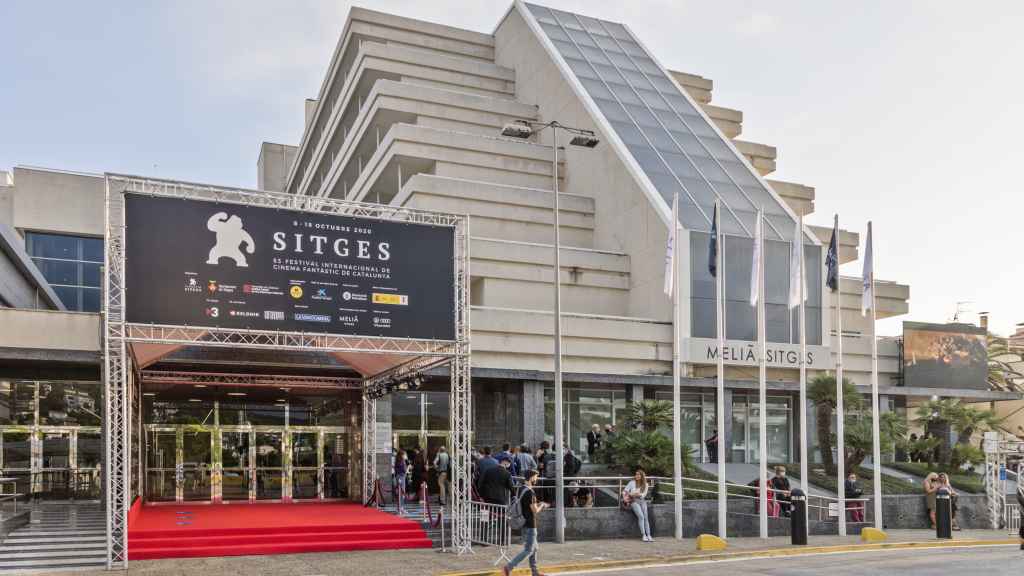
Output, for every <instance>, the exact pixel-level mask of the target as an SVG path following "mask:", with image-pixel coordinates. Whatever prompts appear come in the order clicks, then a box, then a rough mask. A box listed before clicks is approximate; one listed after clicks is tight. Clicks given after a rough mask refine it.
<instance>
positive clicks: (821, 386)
mask: <svg viewBox="0 0 1024 576" xmlns="http://www.w3.org/2000/svg"><path fill="white" fill-rule="evenodd" d="M807 398H808V399H809V400H810V401H811V402H812V403H813V404H814V408H815V412H816V415H817V420H818V426H817V427H818V450H819V452H820V453H821V461H822V463H823V464H824V466H825V471H826V472H828V473H829V474H835V473H836V464H835V461H833V459H832V447H833V446H835V443H836V440H835V436H834V435H833V433H832V413H833V412H834V411H835V409H836V377H835V376H833V375H829V374H821V375H818V376H815V377H814V378H813V379H812V380H811V385H810V386H809V387H808V388H807ZM863 405H864V399H863V398H862V397H861V395H860V393H859V392H857V387H856V386H855V385H854V384H853V382H851V381H850V380H849V379H848V378H843V409H844V411H846V412H857V411H859V410H860V409H861V408H862V407H863ZM844 422H845V420H844Z"/></svg>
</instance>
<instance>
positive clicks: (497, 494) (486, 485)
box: [480, 454, 515, 506]
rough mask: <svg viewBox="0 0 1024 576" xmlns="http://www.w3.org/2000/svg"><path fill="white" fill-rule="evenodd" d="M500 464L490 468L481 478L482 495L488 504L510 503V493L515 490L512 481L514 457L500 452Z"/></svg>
mask: <svg viewBox="0 0 1024 576" xmlns="http://www.w3.org/2000/svg"><path fill="white" fill-rule="evenodd" d="M497 460H498V465H497V466H495V467H494V468H490V469H488V470H487V472H485V473H484V475H483V476H482V477H481V478H480V496H481V497H483V499H484V502H486V503H488V504H500V505H503V506H507V505H508V497H509V494H510V493H511V492H512V491H513V490H515V485H514V484H513V483H512V473H511V472H510V471H509V468H510V467H511V466H512V459H511V458H509V457H508V456H506V455H505V454H498V458H497Z"/></svg>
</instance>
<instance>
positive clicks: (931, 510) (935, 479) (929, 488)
mask: <svg viewBox="0 0 1024 576" xmlns="http://www.w3.org/2000/svg"><path fill="white" fill-rule="evenodd" d="M938 491H939V475H938V474H936V473H935V472H931V473H929V474H928V476H926V477H925V479H924V497H925V500H926V501H927V502H928V519H929V520H931V521H932V530H934V529H935V493H936V492H938Z"/></svg>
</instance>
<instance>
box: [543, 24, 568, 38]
mask: <svg viewBox="0 0 1024 576" xmlns="http://www.w3.org/2000/svg"><path fill="white" fill-rule="evenodd" d="M540 27H541V28H543V29H544V32H546V33H547V35H548V38H551V39H552V40H561V41H563V42H568V41H569V35H568V34H566V33H565V31H563V30H562V27H561V26H559V25H557V24H548V23H546V22H541V23H540Z"/></svg>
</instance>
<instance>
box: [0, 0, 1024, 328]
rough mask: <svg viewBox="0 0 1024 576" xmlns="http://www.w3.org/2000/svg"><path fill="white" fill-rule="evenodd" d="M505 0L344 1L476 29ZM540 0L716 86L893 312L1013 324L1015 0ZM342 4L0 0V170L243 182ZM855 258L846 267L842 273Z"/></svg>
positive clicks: (295, 111)
mask: <svg viewBox="0 0 1024 576" xmlns="http://www.w3.org/2000/svg"><path fill="white" fill-rule="evenodd" d="M510 3H511V2H510V1H505V0H501V1H469V0H465V1H454V0H431V1H430V2H423V1H411V0H381V1H372V2H371V1H365V2H357V3H355V4H356V5H360V6H364V7H367V8H373V9H377V10H382V11H386V12H393V13H396V14H400V15H403V16H408V17H412V18H420V19H425V20H431V21H436V22H441V23H444V24H450V25H453V26H458V27H462V28H468V29H471V30H477V31H481V32H487V33H490V32H492V31H493V30H494V27H495V25H496V24H497V22H498V20H499V19H500V18H501V17H502V15H503V14H504V12H505V11H506V9H507V8H508V6H509V5H510ZM538 3H541V4H546V5H549V6H552V7H557V8H562V9H565V10H570V11H576V12H580V13H583V14H587V15H590V16H595V17H599V18H604V19H608V20H613V21H618V22H623V23H625V24H627V25H628V26H629V27H630V28H631V29H632V30H633V32H634V33H635V34H636V35H637V36H638V37H639V38H640V40H641V42H643V43H644V44H645V45H646V46H647V48H648V49H649V50H651V51H652V52H653V53H654V54H655V55H656V56H657V57H658V59H659V60H660V61H661V62H662V63H663V64H664V65H665V66H666V67H668V68H670V69H676V70H681V71H685V72H690V73H694V74H699V75H701V76H704V77H707V78H710V79H712V80H713V81H714V83H715V88H714V94H713V97H714V100H713V103H714V104H717V105H720V106H725V107H729V108H737V109H740V110H742V111H743V112H744V123H743V135H742V138H744V139H746V140H751V141H754V142H760V143H764V144H769V145H773V146H776V147H777V148H778V154H779V157H778V170H777V172H776V173H774V174H772V175H771V177H772V178H776V179H779V180H787V181H793V182H799V183H802V184H806V185H809V186H813V187H815V188H816V190H817V198H816V202H815V206H816V212H815V214H813V215H811V216H809V217H808V219H807V221H808V223H810V224H820V225H828V224H830V223H831V219H832V215H833V214H836V213H838V214H839V216H840V221H841V225H842V227H843V228H846V229H849V230H854V231H860V232H862V242H863V236H864V234H863V231H864V229H865V227H866V223H867V221H868V220H869V219H870V220H872V221H873V223H874V224H873V225H874V234H875V271H876V272H875V276H876V278H878V279H880V280H882V279H884V280H894V281H897V282H900V283H903V284H909V285H910V313H909V314H907V315H905V316H902V317H899V318H895V319H888V320H884V321H881V322H880V323H879V333H881V334H898V333H899V332H900V329H901V322H902V321H903V320H917V321H928V322H944V321H948V320H951V319H952V318H953V315H954V314H955V313H956V312H957V311H958V309H959V310H961V311H962V313H961V315H960V318H961V319H962V320H967V321H970V322H975V321H976V319H977V313H978V312H983V311H987V312H989V313H990V314H991V326H992V328H993V329H994V330H995V331H996V332H1000V333H1004V334H1006V333H1010V332H1012V330H1013V326H1014V325H1015V324H1016V323H1018V322H1024V260H1022V258H1021V253H1020V246H1021V238H1022V231H1024V194H1022V193H1021V192H1022V190H1021V188H1022V184H1021V178H1020V176H1019V168H1018V167H1019V166H1021V165H1022V160H1021V151H1020V150H1021V133H1022V130H1021V129H1022V127H1024V106H1022V105H1021V103H1022V102H1024V98H1022V96H1024V74H1021V73H1020V62H1019V60H1020V56H1021V55H1022V54H1024V34H1021V33H1020V30H1021V27H1022V26H1024V2H1017V1H1011V0H1005V1H990V2H986V3H967V2H959V1H920V2H915V1H909V0H901V1H897V2H893V1H891V0H889V1H878V0H865V1H862V2H856V3H841V2H820V1H815V0H807V1H776V2H770V3H769V2H754V1H733V0H719V1H716V2H707V1H689V0H646V1H645V0H631V1H630V2H614V3H613V2H584V1H574V0H564V1H563V0H542V1H539V2H538ZM352 4H353V3H351V2H340V1H335V2H328V1H312V0H290V1H283V0H282V1H276V2H272V1H266V0H245V1H226V0H175V1H165V2H155V1H137V0H132V1H127V0H126V1H96V2H78V1H72V0H67V1H63V2H57V1H44V0H3V1H2V2H0V22H3V23H4V32H3V33H2V34H0V74H2V76H0V111H2V112H0V114H2V116H0V170H10V169H11V168H12V167H13V166H15V165H29V166H45V167H52V168H61V169H67V170H81V171H89V172H103V171H110V172H125V173H132V174H143V175H151V176H158V177H165V178H177V179H183V180H191V181H199V182H211V183H216V184H222V185H237V186H245V187H255V183H256V161H257V158H258V154H259V145H260V142H262V141H272V142H281V143H288V144H297V143H298V142H299V140H300V138H301V135H302V127H303V100H304V99H305V98H313V97H316V95H317V93H318V91H319V89H320V84H321V82H322V80H323V75H324V73H325V71H326V67H327V64H328V62H329V60H330V57H331V54H332V52H333V50H334V48H335V45H336V43H337V40H338V37H339V35H340V33H341V30H342V27H343V26H344V22H345V15H346V14H347V12H348V9H349V7H350V6H351V5H352ZM859 266H860V263H850V264H847V265H846V266H844V267H843V270H842V272H843V274H846V275H859V274H860V268H859Z"/></svg>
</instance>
